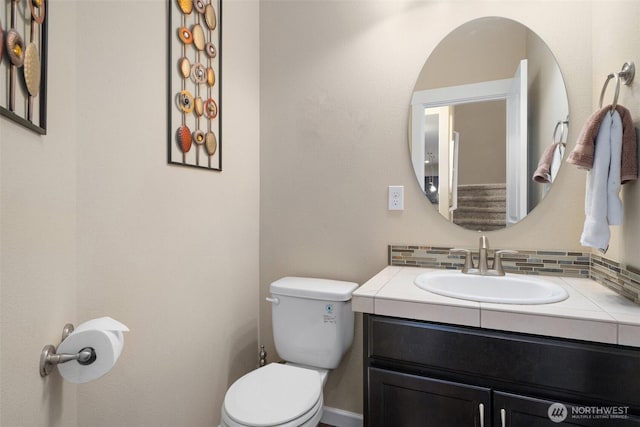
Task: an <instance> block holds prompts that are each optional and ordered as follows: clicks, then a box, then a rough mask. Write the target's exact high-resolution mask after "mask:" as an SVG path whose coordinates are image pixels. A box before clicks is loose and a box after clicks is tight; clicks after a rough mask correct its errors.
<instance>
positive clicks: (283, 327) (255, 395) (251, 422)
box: [221, 277, 358, 427]
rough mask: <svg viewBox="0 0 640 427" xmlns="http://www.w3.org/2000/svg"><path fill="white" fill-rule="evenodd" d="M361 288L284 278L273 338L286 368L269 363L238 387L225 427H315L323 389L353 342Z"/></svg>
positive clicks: (275, 299) (276, 296)
mask: <svg viewBox="0 0 640 427" xmlns="http://www.w3.org/2000/svg"><path fill="white" fill-rule="evenodd" d="M357 287H358V285H357V284H356V283H352V282H341V281H336V280H326V279H313V278H305V277H284V278H282V279H279V280H276V281H275V282H273V283H272V284H271V286H270V288H269V289H270V291H271V295H272V296H271V297H270V298H267V301H269V302H270V303H271V307H272V325H273V339H274V344H275V347H276V351H277V352H278V355H279V356H280V357H282V358H283V359H284V360H286V361H287V363H286V364H282V363H270V364H268V365H266V366H264V367H262V368H259V369H256V370H255V371H252V372H249V373H248V374H246V375H244V376H243V377H242V378H240V379H238V380H237V381H236V382H234V383H233V384H232V385H231V387H230V388H229V390H227V393H226V395H225V397H224V403H223V405H222V409H221V426H222V427H307V426H309V427H312V426H313V427H315V426H317V425H318V423H319V422H320V419H321V418H322V410H323V403H324V400H323V397H322V389H323V387H324V384H325V383H326V379H327V375H328V370H329V369H335V368H336V367H337V366H338V364H339V363H340V360H341V359H342V356H343V355H344V353H345V352H346V351H347V350H348V349H349V347H350V346H351V343H352V342H353V329H354V327H353V322H354V315H353V311H352V310H351V294H352V293H353V291H354V290H355V289H356V288H357Z"/></svg>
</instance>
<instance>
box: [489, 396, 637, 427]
mask: <svg viewBox="0 0 640 427" xmlns="http://www.w3.org/2000/svg"><path fill="white" fill-rule="evenodd" d="M559 403H561V405H559ZM552 405H553V406H552ZM624 408H625V407H612V406H602V407H600V406H598V407H588V406H581V405H575V404H570V403H566V402H556V401H551V400H544V399H537V398H533V397H527V396H520V395H516V394H510V393H503V392H497V391H496V392H494V398H493V425H494V426H496V427H498V426H500V427H522V426H526V427H543V426H544V427H554V426H558V425H561V426H612V427H613V426H615V427H627V426H636V427H637V426H640V418H638V417H637V416H634V415H632V414H627V413H626V410H625V409H624ZM596 412H600V413H596ZM552 418H553V419H552Z"/></svg>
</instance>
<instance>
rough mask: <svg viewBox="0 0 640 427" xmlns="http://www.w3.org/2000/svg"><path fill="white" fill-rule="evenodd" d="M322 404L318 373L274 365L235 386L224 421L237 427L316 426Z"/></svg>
mask: <svg viewBox="0 0 640 427" xmlns="http://www.w3.org/2000/svg"><path fill="white" fill-rule="evenodd" d="M322 405H323V398H322V379H321V377H320V375H319V373H318V372H316V371H314V370H311V369H305V368H301V367H297V366H291V365H284V364H280V363H271V364H269V365H267V366H264V367H262V368H260V369H256V370H255V371H252V372H250V373H248V374H246V375H245V376H243V377H242V378H240V379H239V380H237V381H236V382H235V383H233V384H232V385H231V387H230V388H229V390H228V391H227V394H226V395H225V398H224V403H223V406H222V419H223V420H222V421H223V423H224V424H223V425H225V424H226V425H228V426H234V427H235V426H246V427H267V426H278V427H293V426H305V425H314V426H315V425H317V423H318V422H319V420H320V417H321V416H322Z"/></svg>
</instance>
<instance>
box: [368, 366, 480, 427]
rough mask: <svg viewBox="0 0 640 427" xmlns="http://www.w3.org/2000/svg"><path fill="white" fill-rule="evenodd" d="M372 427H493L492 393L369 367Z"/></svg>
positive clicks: (369, 424) (370, 423) (472, 387)
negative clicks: (491, 426) (490, 425)
mask: <svg viewBox="0 0 640 427" xmlns="http://www.w3.org/2000/svg"><path fill="white" fill-rule="evenodd" d="M368 375H369V416H368V417H367V419H366V423H367V425H368V426H388V427H413V426H416V427H418V426H419V427H465V426H469V427H484V426H487V427H489V420H490V419H491V417H490V413H489V410H490V402H491V391H490V389H487V388H483V387H475V386H468V385H464V384H459V383H453V382H449V381H442V380H437V379H433V378H425V377H419V376H416V375H409V374H404V373H400V372H394V371H387V370H383V369H376V368H369V370H368Z"/></svg>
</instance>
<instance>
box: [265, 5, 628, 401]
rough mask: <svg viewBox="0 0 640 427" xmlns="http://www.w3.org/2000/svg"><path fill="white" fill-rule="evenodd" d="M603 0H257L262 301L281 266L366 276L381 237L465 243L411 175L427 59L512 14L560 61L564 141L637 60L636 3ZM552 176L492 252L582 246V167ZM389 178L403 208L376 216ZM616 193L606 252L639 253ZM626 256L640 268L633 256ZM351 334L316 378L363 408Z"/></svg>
mask: <svg viewBox="0 0 640 427" xmlns="http://www.w3.org/2000/svg"><path fill="white" fill-rule="evenodd" d="M611 3H612V2H595V3H594V2H591V1H566V2H553V5H551V4H550V3H545V2H543V3H541V2H538V1H468V2H436V1H424V2H413V1H366V0H362V1H334V2H326V1H305V2H295V1H276V0H271V1H264V2H263V3H262V7H261V32H260V39H261V43H260V49H261V79H262V80H261V102H262V106H261V121H262V126H261V149H262V151H261V258H260V259H261V261H260V264H261V280H260V282H261V290H260V295H261V298H263V297H264V296H266V295H267V293H268V285H269V283H270V282H271V281H272V280H274V279H276V278H278V277H280V276H283V275H296V274H297V275H308V276H318V277H332V278H336V279H346V280H355V281H357V282H360V283H363V282H364V281H366V280H367V279H368V278H369V277H371V276H372V275H373V274H375V273H376V272H378V271H379V270H380V269H382V268H383V267H384V266H385V265H386V264H387V257H386V247H387V245H388V244H407V243H423V244H435V245H454V246H467V247H475V246H476V239H477V236H476V234H475V233H473V232H471V231H466V230H462V229H459V228H457V227H455V226H453V225H451V224H449V223H447V222H446V221H445V220H444V219H443V218H441V217H440V216H439V215H438V214H437V212H436V211H435V210H434V209H433V208H432V207H431V206H429V205H428V204H427V203H426V200H425V198H424V196H423V194H422V193H421V192H420V189H419V187H418V185H417V184H416V182H415V177H414V176H413V171H412V168H411V163H410V159H409V155H408V153H407V139H406V138H407V118H408V117H407V114H408V108H407V106H408V104H409V99H410V96H411V92H412V90H413V87H414V84H415V82H416V78H417V76H418V74H419V73H420V70H421V69H422V66H423V64H424V61H425V60H426V58H427V56H428V55H429V53H430V52H431V51H432V50H433V49H434V48H435V46H436V45H437V44H438V42H439V41H440V40H441V39H442V38H443V37H444V36H445V35H447V34H448V33H449V32H450V31H451V30H452V29H453V28H456V27H457V26H459V25H461V24H462V23H464V22H466V21H468V20H471V19H474V18H477V17H480V16H490V15H500V16H505V17H508V18H512V19H515V20H517V21H520V22H522V23H523V24H525V25H527V26H528V27H529V28H531V29H532V30H533V31H535V32H536V33H537V34H538V35H539V36H540V37H541V38H542V39H543V40H545V41H546V42H547V44H548V46H549V47H550V49H551V50H552V51H553V52H554V53H555V55H556V57H557V59H558V62H559V65H560V68H561V70H562V72H563V74H564V76H565V78H566V81H567V91H568V94H569V98H570V102H569V110H570V112H571V123H572V127H571V131H570V135H569V141H575V139H576V137H577V135H578V131H579V128H580V126H581V124H582V123H584V122H585V120H586V119H587V117H588V116H589V114H590V113H591V112H592V111H593V109H594V107H595V102H594V99H595V97H597V95H595V94H596V93H599V91H600V88H601V85H602V82H603V79H604V77H605V76H606V74H607V73H608V72H610V71H614V70H616V69H618V68H619V67H620V66H621V65H622V63H623V62H624V61H625V60H631V59H635V60H636V62H638V61H639V60H638V58H637V57H635V56H636V55H637V52H638V51H639V48H640V41H639V40H638V37H639V36H638V33H637V31H636V29H637V27H636V25H637V24H636V23H637V22H638V5H637V4H635V3H634V2H620V3H624V5H623V6H624V7H617V6H616V5H612V4H611ZM550 8H552V9H553V10H552V11H550ZM592 9H593V11H592ZM601 16H607V19H601ZM608 16H611V17H610V18H608ZM592 21H594V22H593V24H592ZM611 22H616V25H614V26H611V25H610V24H611ZM592 25H593V27H594V30H595V33H594V36H593V37H592V32H591V27H592ZM605 27H606V29H605ZM601 31H604V38H602V39H600V37H601V35H600V32H601ZM592 39H593V40H594V41H593V42H592ZM592 43H593V45H592ZM605 51H606V52H605ZM592 55H593V56H592ZM466 65H468V66H470V67H472V66H473V64H466ZM592 68H593V70H594V74H593V77H592ZM638 87H640V85H638V84H637V83H636V86H635V87H634V89H633V94H632V92H630V91H628V92H626V94H625V95H624V96H625V97H627V98H623V99H627V100H630V99H631V97H633V101H629V102H630V103H635V105H634V106H635V112H634V114H635V115H636V116H635V117H636V119H638V116H637V115H638V114H640V105H638V104H637V102H638V100H640V93H639V92H638ZM558 179H559V181H558V182H557V184H556V185H555V186H554V188H553V191H552V192H551V193H550V194H549V195H548V196H547V197H546V198H545V199H544V200H543V201H542V203H541V204H540V205H539V206H538V207H537V208H536V209H535V210H534V211H533V212H532V213H531V214H530V215H529V216H528V217H527V218H526V219H525V220H524V221H522V222H521V223H520V224H518V225H517V226H516V228H515V229H505V230H501V231H495V232H490V233H487V234H488V236H489V239H490V241H491V244H492V245H493V247H501V248H549V249H559V248H566V249H576V250H578V249H581V246H580V244H579V236H580V232H581V229H582V226H581V222H582V219H583V213H582V209H583V192H584V179H585V173H584V172H583V171H579V170H577V169H576V168H574V167H571V166H569V167H564V168H562V170H561V171H560V175H559V177H558ZM388 185H404V186H405V210H404V211H402V212H390V211H387V209H386V197H387V186H388ZM625 199H626V202H627V205H626V206H627V210H628V213H629V214H630V215H628V216H627V218H628V219H627V222H626V223H625V226H624V227H623V228H622V232H623V233H622V234H623V235H627V236H629V237H626V238H623V237H620V238H617V239H615V240H614V244H615V246H616V247H619V248H621V249H620V250H618V249H616V250H615V251H614V250H613V249H612V252H613V253H616V252H617V253H618V254H620V253H621V252H623V250H624V253H625V254H629V253H632V252H631V251H629V249H635V251H634V252H633V253H638V252H639V251H638V249H640V246H638V245H640V243H638V242H637V239H635V241H634V239H633V237H631V236H638V235H640V233H639V231H640V230H638V227H640V226H639V225H633V222H634V221H633V220H632V219H630V218H632V217H634V216H635V217H637V214H638V210H639V209H640V200H639V199H640V197H639V196H638V190H637V188H636V187H631V186H630V187H629V188H627V189H625ZM635 222H636V223H637V221H635ZM541 230H544V232H540V231H541ZM626 230H629V231H633V232H634V234H632V235H630V234H627V233H625V231H626ZM622 248H624V249H622ZM618 256H620V257H621V258H624V257H629V255H624V256H622V255H618ZM629 261H632V262H635V264H636V265H639V264H640V259H638V258H637V257H636V259H630V260H629ZM260 307H261V310H262V312H261V331H262V334H261V340H262V341H263V342H264V343H266V344H267V346H268V348H269V350H270V351H271V354H273V347H272V344H271V340H272V339H271V334H270V323H271V315H270V307H269V306H268V305H267V304H266V303H265V302H264V300H261V302H260ZM361 343H362V335H361V324H360V322H358V323H357V326H356V337H355V343H354V346H353V349H352V351H351V353H349V354H348V355H347V357H346V360H345V361H344V362H343V363H342V365H341V367H340V368H339V369H337V371H336V372H333V373H332V374H331V376H330V379H329V383H328V385H327V387H326V391H327V393H326V402H327V404H328V405H330V406H336V407H340V408H343V409H347V410H351V411H355V412H360V411H361V403H362V391H361V387H362V363H361V353H362V348H361V345H362V344H361Z"/></svg>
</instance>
